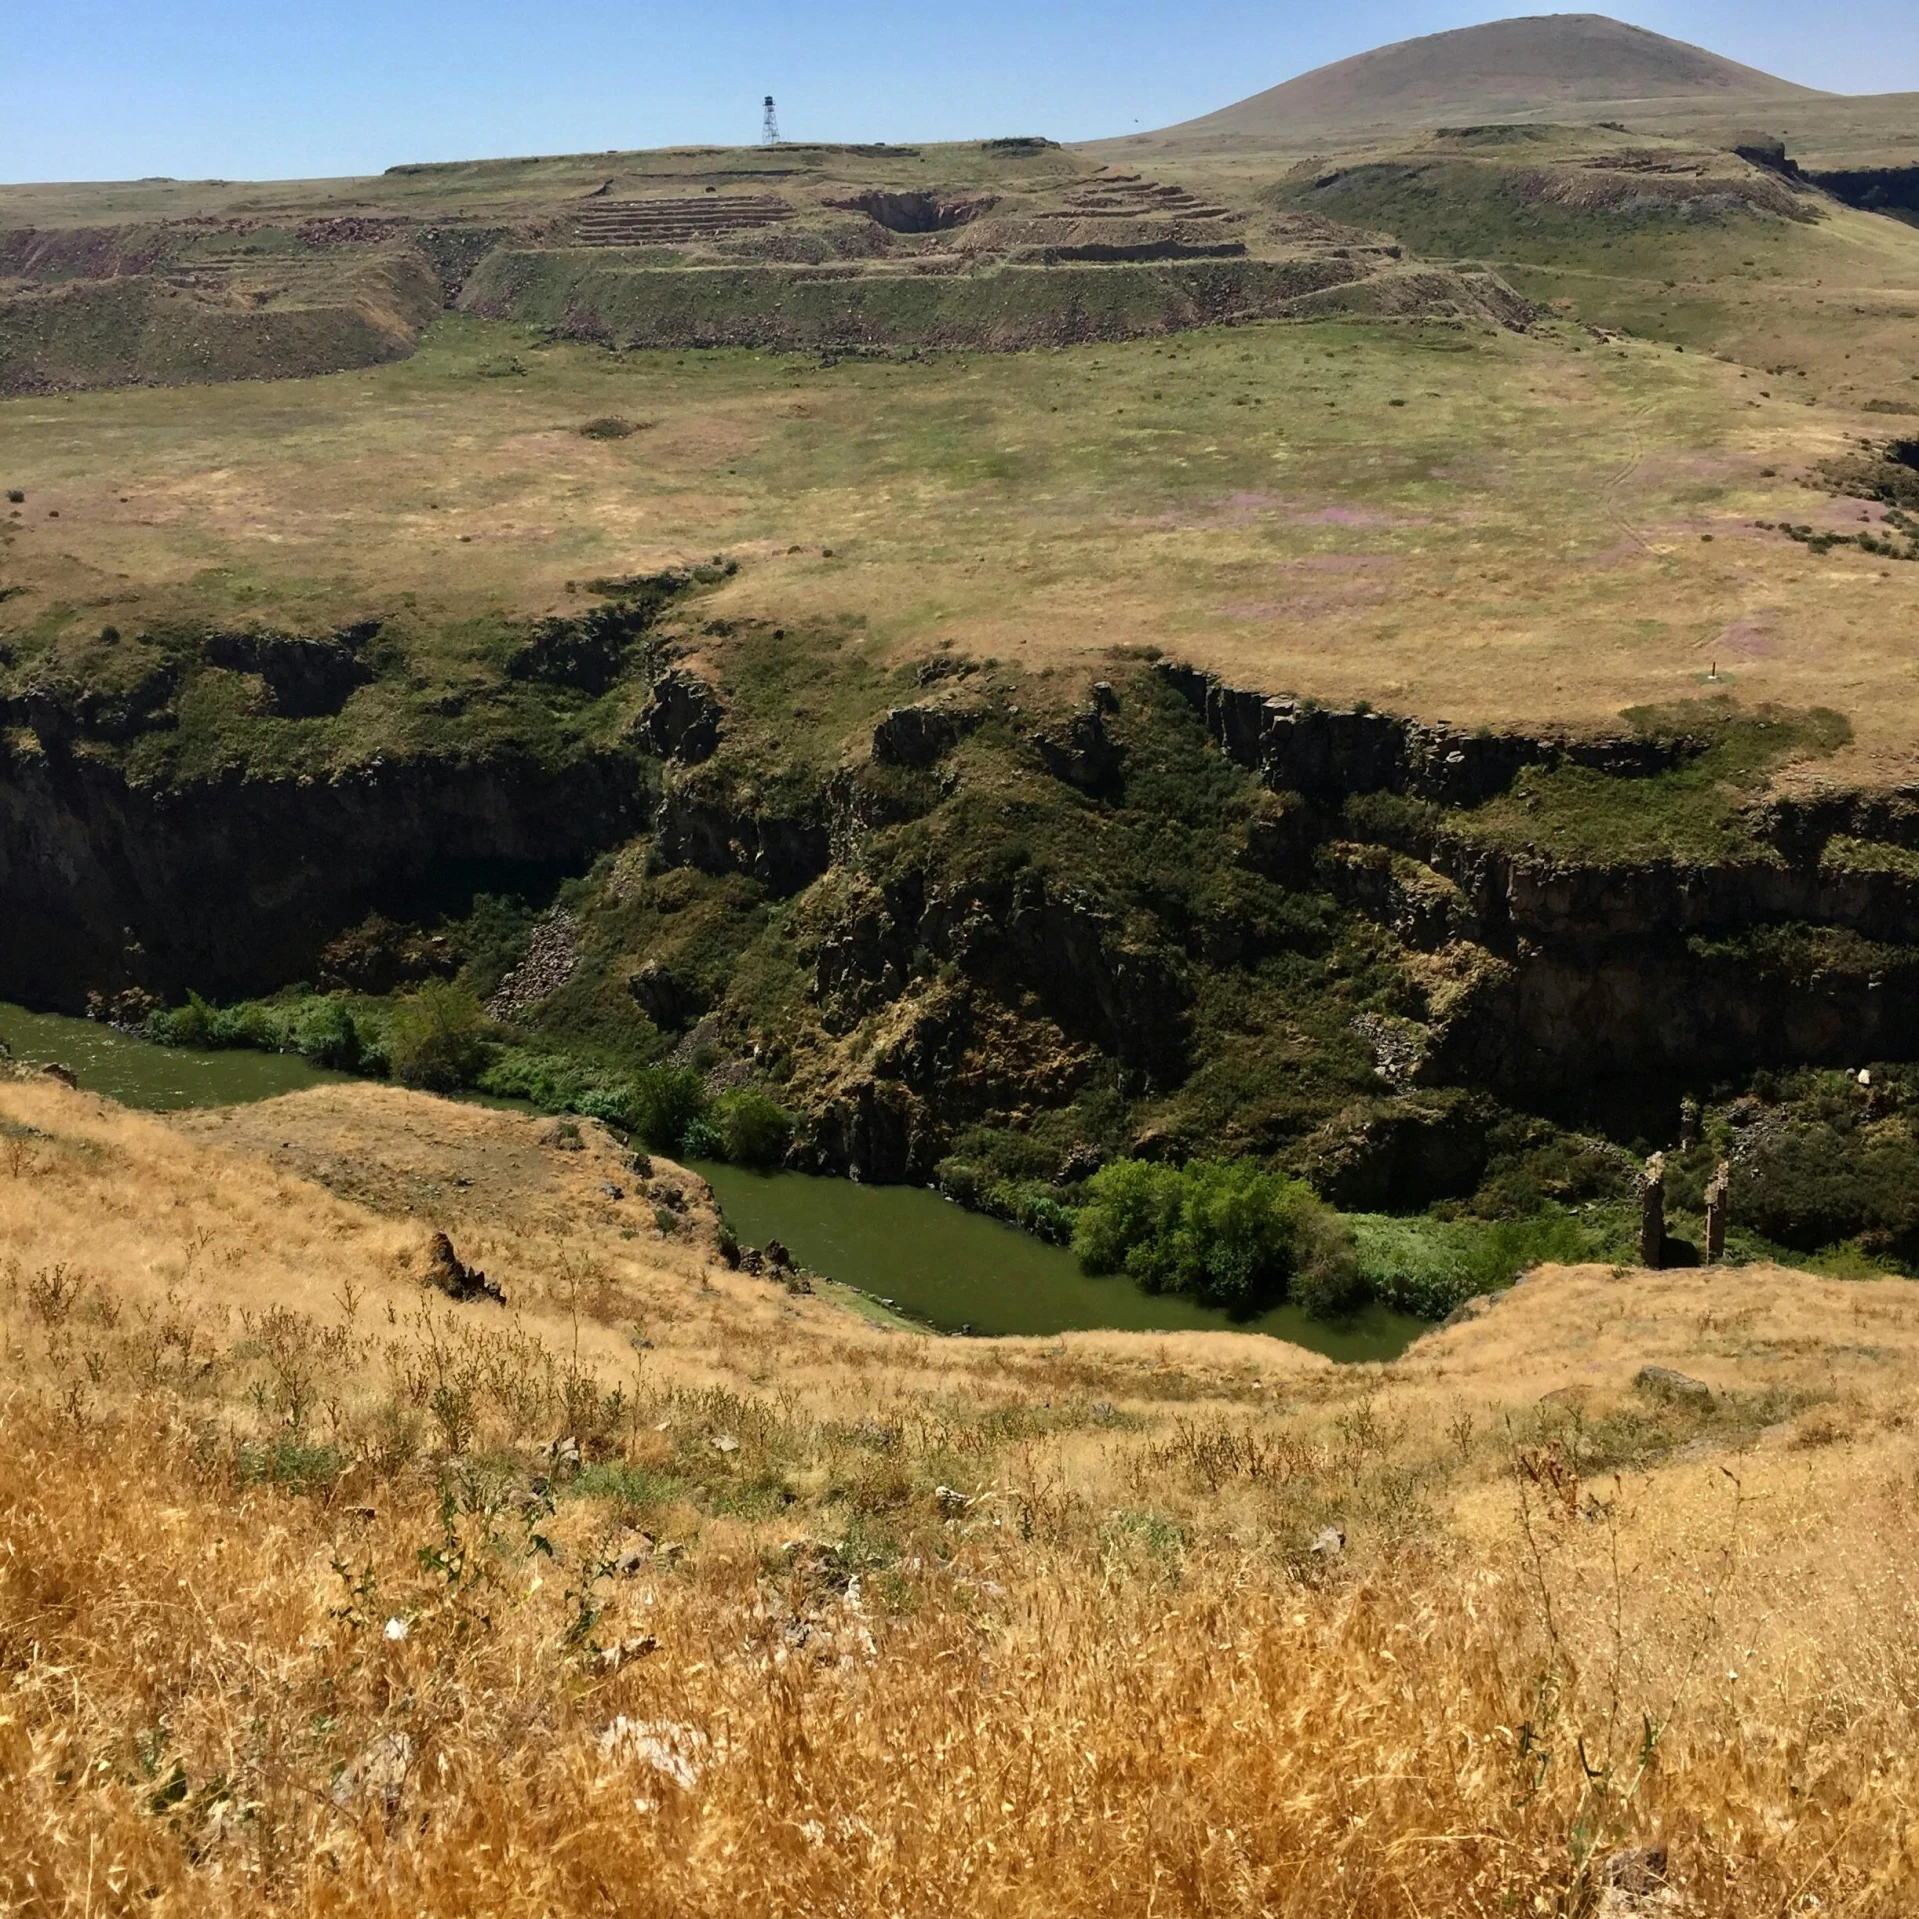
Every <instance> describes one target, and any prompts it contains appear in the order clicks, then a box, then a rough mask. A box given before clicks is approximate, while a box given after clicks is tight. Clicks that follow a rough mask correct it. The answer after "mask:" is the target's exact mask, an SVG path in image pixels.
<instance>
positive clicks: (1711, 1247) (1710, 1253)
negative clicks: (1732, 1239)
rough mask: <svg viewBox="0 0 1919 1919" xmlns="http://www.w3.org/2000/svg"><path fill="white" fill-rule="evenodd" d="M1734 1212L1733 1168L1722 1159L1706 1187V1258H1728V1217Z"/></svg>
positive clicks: (1714, 1260)
mask: <svg viewBox="0 0 1919 1919" xmlns="http://www.w3.org/2000/svg"><path fill="white" fill-rule="evenodd" d="M1731 1210H1732V1168H1731V1167H1730V1166H1728V1165H1727V1164H1726V1162H1725V1161H1724V1160H1723V1159H1722V1160H1721V1161H1720V1162H1719V1164H1718V1166H1717V1167H1716V1168H1715V1169H1714V1171H1713V1176H1712V1178H1711V1180H1710V1181H1709V1182H1708V1184H1707V1186H1706V1258H1707V1259H1708V1260H1709V1261H1710V1262H1711V1263H1712V1264H1714V1265H1717V1264H1718V1262H1719V1261H1720V1260H1722V1259H1724V1258H1725V1257H1726V1215H1727V1213H1729V1212H1730V1211H1731Z"/></svg>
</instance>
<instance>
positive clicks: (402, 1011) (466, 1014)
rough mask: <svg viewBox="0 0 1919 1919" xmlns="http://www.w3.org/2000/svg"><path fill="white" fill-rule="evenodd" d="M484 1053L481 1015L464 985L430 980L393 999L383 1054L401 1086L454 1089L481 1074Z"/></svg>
mask: <svg viewBox="0 0 1919 1919" xmlns="http://www.w3.org/2000/svg"><path fill="white" fill-rule="evenodd" d="M486 1056H487V1043H486V1015H485V1014H484V1013H483V1012H481V1010H480V1002H479V1001H478V1000H477V999H475V998H474V997H473V995H472V994H471V993H469V992H468V991H467V990H466V989H465V988H464V987H461V986H452V985H449V984H448V983H447V982H445V981H444V980H429V981H428V982H427V983H426V985H424V986H422V987H421V988H420V989H419V990H418V991H417V992H413V993H409V994H408V995H407V996H406V997H405V998H404V999H402V1000H399V1001H397V1002H396V1003H395V1005H394V1008H393V1016H392V1019H391V1021H390V1022H389V1024H388V1028H387V1057H388V1060H389V1061H390V1063H391V1065H392V1068H393V1076H394V1077H395V1078H396V1079H398V1080H400V1081H402V1082H404V1083H405V1084H406V1085H408V1086H418V1087H422V1088H424V1089H425V1090H426V1091H428V1092H435V1093H451V1092H455V1091H457V1090H458V1089H459V1088H460V1087H462V1086H470V1085H472V1084H473V1082H474V1081H475V1080H477V1079H478V1078H479V1077H480V1072H481V1069H482V1068H483V1067H484V1066H485V1064H486Z"/></svg>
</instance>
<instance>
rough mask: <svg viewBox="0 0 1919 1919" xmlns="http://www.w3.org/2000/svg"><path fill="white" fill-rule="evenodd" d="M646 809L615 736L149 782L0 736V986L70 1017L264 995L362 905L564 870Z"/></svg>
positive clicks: (413, 910) (298, 970)
mask: <svg viewBox="0 0 1919 1919" xmlns="http://www.w3.org/2000/svg"><path fill="white" fill-rule="evenodd" d="M649 804H650V795H649V786H648V782H647V779H646V777H645V774H644V770H643V768H642V765H641V764H640V762H639V760H638V757H637V756H636V755H635V754H633V753H632V752H631V751H629V750H625V749H619V748H614V749H600V750H587V751H581V752H579V753H577V754H575V755H573V756H572V757H570V758H568V759H567V760H565V761H563V762H561V763H559V764H553V763H550V762H548V761H545V760H542V759H540V758H537V757H535V756H534V755H532V754H531V753H528V752H525V751H511V750H509V751H502V752H499V753H496V754H493V755H490V756H488V757H486V758H483V759H464V758H460V757H453V756H445V757H443V756H423V757H420V758H416V759H412V760H408V761H396V762H380V761H374V762H370V763H368V764H366V765H362V766H356V767H351V768H348V769H345V770H343V771H341V772H339V773H338V774H336V775H334V776H332V777H330V778H312V777H308V776H298V777H291V778H273V777H261V776H254V775H249V774H247V773H244V772H239V771H236V772H235V773H233V774H232V775H230V776H227V777H219V778H208V779H203V780H196V781H193V782H191V783H188V784H186V785H183V786H176V787H155V786H143V785H140V784H137V783H135V782H132V781H129V780H128V778H127V777H126V775H125V773H124V771H123V770H122V769H121V768H120V767H119V766H117V765H115V764H113V763H112V762H110V761H107V760H104V759H102V758H99V757H96V756H94V755H91V754H88V753H86V752H77V753H75V752H68V751H65V750H61V749H58V748H49V747H46V746H44V745H42V744H40V743H39V742H37V741H32V740H31V738H30V736H29V739H28V742H27V743H23V742H22V740H21V739H20V737H19V736H16V737H15V739H14V740H13V742H12V743H11V744H10V745H9V747H8V748H7V749H6V751H5V755H4V758H3V759H0V896H3V897H4V898H5V900H6V902H7V914H6V918H7V926H6V932H5V936H4V937H3V938H0V997H4V998H9V999H23V1000H29V1001H32V1002H34V1003H37V1004H42V1005H47V1006H53V1007H61V1008H66V1009H68V1010H72V1011H78V1010H80V1009H81V1008H82V1007H83V1006H84V1005H85V1004H86V1001H87V997H88V995H89V993H92V992H97V993H100V994H102V995H105V996H107V997H112V996H113V995H115V994H118V993H120V992H122V991H124V990H126V989H128V988H136V989H139V990H140V991H143V992H145V993H149V994H153V995H156V996H158V997H160V998H163V999H178V998H180V997H181V996H182V995H183V994H184V993H185V992H186V991H187V989H188V988H189V987H191V988H193V989H194V990H196V991H199V992H203V993H208V994H214V995H236V994H245V993H257V992H266V991H271V990H273V989H275V988H277V987H279V986H282V985H284V984H285V983H286V982H287V981H288V980H289V979H296V978H300V977H306V976H309V969H310V967H311V965H312V963H313V957H314V955H315V953H316V952H317V951H318V949H319V947H320V946H321V945H322V944H323V943H324V942H325V941H326V940H327V939H328V938H329V937H330V936H332V935H333V934H334V933H336V932H337V931H338V930H339V929H340V928H341V927H343V926H345V925H348V924H351V923H352V922H353V921H354V920H356V919H357V918H359V917H360V916H361V915H363V914H364V913H366V912H367V911H368V910H369V909H371V908H378V907H385V908H387V909H388V910H390V911H393V912H397V913H401V914H404V915H406V916H408V917H415V916H417V915H418V913H419V910H420V907H421V905H422V903H423V902H424V901H430V900H433V899H435V898H436V897H448V896H450V895H457V894H458V892H459V891H460V890H461V889H462V887H464V889H465V890H466V891H468V892H470V891H471V890H472V887H473V885H474V884H476V883H485V884H490V885H492V886H494V887H496V888H499V887H509V886H511V885H513V884H514V883H515V881H518V882H519V883H520V884H525V883H526V882H527V881H528V880H529V879H534V878H536V877H538V876H543V875H549V874H551V873H553V872H555V871H556V870H558V869H562V868H565V867H569V866H576V865H578V864H579V863H580V862H582V861H583V860H584V859H586V858H587V857H589V856H590V855H591V854H593V853H594V852H597V851H598V850H600V848H602V847H604V846H607V845H609V844H615V843H617V842H618V841H620V840H621V839H624V838H625V837H627V836H628V835H629V834H631V833H632V832H633V831H635V830H636V829H637V828H638V827H639V826H641V825H642V824H644V822H645V819H646V817H647V813H648V810H649Z"/></svg>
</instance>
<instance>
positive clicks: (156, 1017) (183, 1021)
mask: <svg viewBox="0 0 1919 1919" xmlns="http://www.w3.org/2000/svg"><path fill="white" fill-rule="evenodd" d="M214 1017H215V1015H214V1009H213V1008H212V1007H211V1006H209V1005H208V1004H207V1002H206V1001H205V1000H203V999H202V998H201V997H200V995H199V994H198V993H189V994H188V995H187V1003H186V1004H185V1005H184V1006H172V1007H167V1006H156V1007H155V1008H154V1009H153V1011H152V1012H150V1013H149V1014H148V1015H147V1020H146V1026H145V1029H144V1030H145V1033H146V1036H147V1038H148V1039H150V1040H152V1041H153V1043H154V1044H155V1045H156V1046H201V1047H207V1046H212V1045H213V1044H214V1039H213V1023H214Z"/></svg>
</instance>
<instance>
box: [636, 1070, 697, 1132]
mask: <svg viewBox="0 0 1919 1919" xmlns="http://www.w3.org/2000/svg"><path fill="white" fill-rule="evenodd" d="M705 1111H706V1082H705V1081H704V1080H702V1079H701V1078H700V1076H699V1074H698V1073H696V1072H695V1071H694V1070H693V1068H692V1067H690V1066H649V1067H648V1068H647V1069H646V1070H645V1072H643V1073H638V1074H636V1075H635V1076H634V1080H633V1099H632V1114H633V1130H634V1131H635V1132H636V1133H638V1134H639V1136H640V1137H641V1138H642V1139H643V1140H645V1142H646V1143H647V1145H649V1146H650V1147H652V1149H653V1150H654V1151H655V1152H656V1153H677V1152H679V1151H680V1150H681V1147H682V1142H683V1141H684V1140H685V1138H686V1131H687V1128H688V1127H689V1126H691V1125H692V1124H693V1122H694V1121H695V1120H697V1119H699V1118H700V1117H701V1115H702V1114H704V1113H705Z"/></svg>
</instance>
